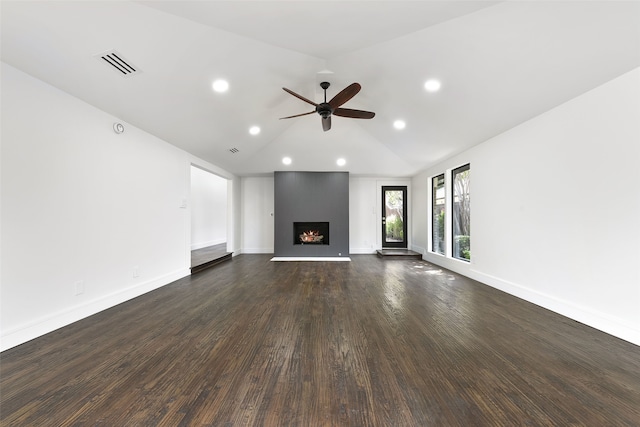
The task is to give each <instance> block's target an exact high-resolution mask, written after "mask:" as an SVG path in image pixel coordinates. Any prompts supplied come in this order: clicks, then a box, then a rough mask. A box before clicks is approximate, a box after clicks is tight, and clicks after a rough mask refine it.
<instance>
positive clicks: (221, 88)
mask: <svg viewBox="0 0 640 427" xmlns="http://www.w3.org/2000/svg"><path fill="white" fill-rule="evenodd" d="M212 87H213V90H215V91H216V92H218V93H222V92H226V91H228V90H229V82H228V81H226V80H222V79H218V80H216V81H214V82H213V85H212Z"/></svg>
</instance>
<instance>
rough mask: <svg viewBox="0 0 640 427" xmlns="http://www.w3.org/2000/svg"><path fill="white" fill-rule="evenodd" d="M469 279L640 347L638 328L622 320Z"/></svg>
mask: <svg viewBox="0 0 640 427" xmlns="http://www.w3.org/2000/svg"><path fill="white" fill-rule="evenodd" d="M470 273H471V274H469V277H471V278H472V279H474V280H477V281H479V282H481V283H484V284H486V285H489V286H491V287H493V288H496V289H499V290H501V291H504V292H506V293H508V294H510V295H513V296H516V297H518V298H522V299H523V300H525V301H528V302H530V303H532V304H535V305H538V306H540V307H544V308H546V309H547V310H551V311H553V312H554V313H558V314H561V315H563V316H565V317H568V318H569V319H572V320H575V321H577V322H580V323H584V324H585V325H588V326H591V327H592V328H595V329H598V330H600V331H602V332H606V333H608V334H610V335H613V336H615V337H617V338H620V339H623V340H625V341H629V342H630V343H632V344H636V345H640V329H638V325H632V324H629V323H627V322H625V321H624V320H623V319H620V318H617V317H615V316H612V315H609V314H607V313H602V312H599V311H596V310H593V309H591V308H589V307H584V306H581V305H577V304H574V303H573V302H571V301H566V300H563V299H560V298H558V297H555V296H553V295H549V294H545V293H542V292H539V291H536V290H534V289H531V288H528V287H526V286H521V285H518V284H517V283H512V282H509V281H506V280H503V279H500V278H498V277H494V276H491V275H489V274H485V273H482V272H480V271H477V270H473V269H471V270H470Z"/></svg>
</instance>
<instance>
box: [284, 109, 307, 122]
mask: <svg viewBox="0 0 640 427" xmlns="http://www.w3.org/2000/svg"><path fill="white" fill-rule="evenodd" d="M313 113H315V110H314V111H309V112H308V113H302V114H296V115H295V116H287V117H280V120H282V119H291V118H293V117H300V116H308V115H309V114H313Z"/></svg>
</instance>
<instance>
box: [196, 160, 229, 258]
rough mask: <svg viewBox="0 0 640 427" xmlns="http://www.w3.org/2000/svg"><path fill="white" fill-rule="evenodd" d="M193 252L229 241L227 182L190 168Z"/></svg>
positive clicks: (208, 173)
mask: <svg viewBox="0 0 640 427" xmlns="http://www.w3.org/2000/svg"><path fill="white" fill-rule="evenodd" d="M190 207H191V209H190V210H191V249H192V250H193V249H200V248H204V247H207V246H212V245H217V244H220V243H224V242H226V241H227V180H226V179H224V178H221V177H219V176H216V175H214V174H212V173H210V172H207V171H205V170H203V169H200V168H197V167H195V166H192V167H191V205H190Z"/></svg>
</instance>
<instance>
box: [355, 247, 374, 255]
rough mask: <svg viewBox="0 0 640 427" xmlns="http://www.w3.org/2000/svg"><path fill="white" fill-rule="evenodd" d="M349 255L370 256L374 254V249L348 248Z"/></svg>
mask: <svg viewBox="0 0 640 427" xmlns="http://www.w3.org/2000/svg"><path fill="white" fill-rule="evenodd" d="M349 253H350V254H352V255H370V254H375V253H376V249H374V248H373V249H372V248H349Z"/></svg>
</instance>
